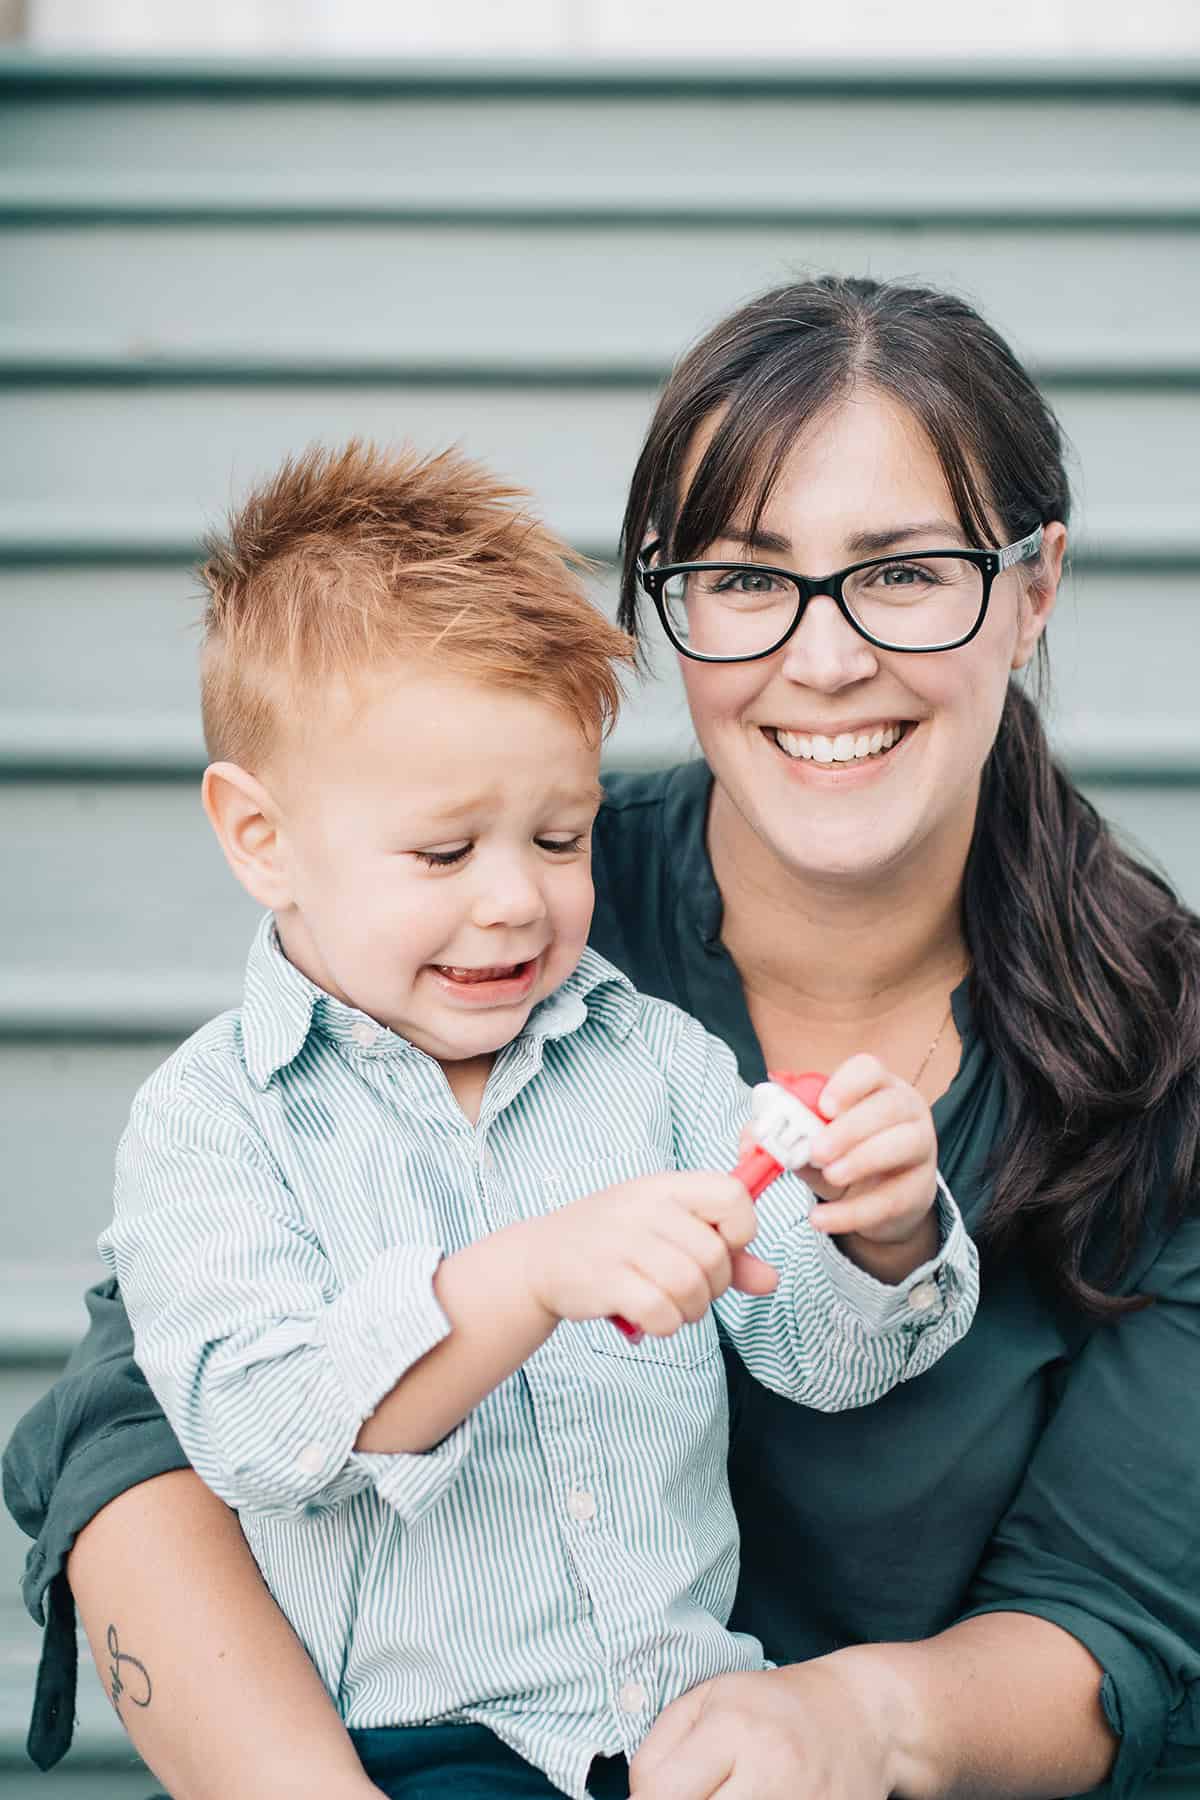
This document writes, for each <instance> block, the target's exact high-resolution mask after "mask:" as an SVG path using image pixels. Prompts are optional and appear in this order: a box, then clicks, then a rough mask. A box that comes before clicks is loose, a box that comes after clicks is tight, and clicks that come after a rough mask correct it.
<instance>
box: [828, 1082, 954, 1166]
mask: <svg viewBox="0 0 1200 1800" xmlns="http://www.w3.org/2000/svg"><path fill="white" fill-rule="evenodd" d="M928 1119H929V1108H928V1107H927V1106H926V1105H925V1103H924V1101H923V1100H922V1099H921V1097H920V1095H919V1094H918V1093H917V1092H916V1091H915V1089H913V1088H910V1087H908V1086H907V1085H906V1084H905V1083H904V1082H902V1081H890V1082H889V1083H888V1085H887V1086H886V1087H880V1088H876V1089H874V1090H873V1091H872V1092H871V1093H870V1094H868V1095H866V1096H864V1098H862V1099H861V1100H857V1101H856V1102H855V1103H854V1105H853V1106H851V1107H848V1108H847V1110H846V1111H845V1112H844V1113H841V1114H839V1116H838V1117H837V1119H836V1120H835V1121H834V1122H833V1124H832V1125H826V1126H825V1127H824V1128H823V1129H822V1130H821V1131H819V1132H818V1133H817V1135H816V1137H815V1138H814V1139H813V1146H812V1156H813V1161H814V1162H815V1163H816V1165H817V1167H818V1168H822V1169H828V1168H829V1166H830V1164H831V1163H834V1162H836V1161H837V1160H838V1158H839V1157H842V1156H844V1155H845V1154H846V1152H847V1151H848V1150H852V1149H853V1148H854V1146H855V1145H856V1144H861V1143H862V1142H863V1140H864V1139H866V1138H869V1137H874V1136H875V1135H876V1134H877V1133H879V1132H881V1131H888V1130H890V1129H891V1127H892V1126H893V1125H901V1124H903V1123H905V1121H907V1120H912V1121H921V1120H925V1121H928Z"/></svg>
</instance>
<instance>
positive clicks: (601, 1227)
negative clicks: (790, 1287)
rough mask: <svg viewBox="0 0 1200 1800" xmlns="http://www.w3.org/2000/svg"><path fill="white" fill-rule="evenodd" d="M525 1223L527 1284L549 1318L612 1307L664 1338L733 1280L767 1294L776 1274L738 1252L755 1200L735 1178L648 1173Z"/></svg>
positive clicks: (750, 1231) (594, 1315)
mask: <svg viewBox="0 0 1200 1800" xmlns="http://www.w3.org/2000/svg"><path fill="white" fill-rule="evenodd" d="M530 1223H531V1226H532V1227H533V1237H532V1241H531V1244H530V1250H531V1256H530V1282H531V1286H532V1289H533V1293H534V1296H535V1298H536V1299H537V1301H538V1303H539V1304H540V1305H541V1306H543V1307H544V1308H545V1310H546V1312H547V1313H549V1315H550V1316H551V1317H552V1318H554V1319H555V1320H558V1319H602V1318H605V1317H607V1316H608V1315H609V1314H613V1313H618V1314H620V1316H621V1317H622V1318H624V1319H627V1320H628V1321H629V1323H630V1324H631V1325H638V1326H640V1327H641V1329H642V1330H643V1331H646V1332H648V1333H649V1334H650V1336H651V1337H670V1336H671V1334H672V1333H673V1332H675V1331H678V1330H679V1327H680V1326H681V1325H683V1324H685V1323H687V1324H691V1323H694V1322H695V1321H696V1320H697V1319H700V1318H702V1317H703V1316H704V1313H705V1312H706V1311H707V1309H708V1307H709V1306H710V1305H711V1304H712V1302H713V1300H715V1299H716V1297H717V1295H718V1294H723V1293H724V1292H725V1289H726V1288H727V1287H729V1286H730V1285H733V1286H735V1287H739V1288H741V1289H742V1290H743V1292H745V1293H748V1294H769V1293H770V1292H771V1291H772V1289H773V1288H774V1287H775V1285H776V1283H777V1281H778V1279H779V1277H778V1276H777V1274H776V1272H775V1270H774V1269H772V1268H770V1267H769V1265H768V1264H766V1263H764V1262H760V1261H759V1259H758V1258H757V1257H755V1256H750V1255H749V1254H748V1253H747V1251H746V1249H745V1246H746V1245H747V1244H748V1243H749V1242H750V1239H751V1238H752V1237H753V1236H754V1232H755V1218H754V1204H753V1202H752V1201H751V1199H750V1196H749V1195H748V1194H747V1192H746V1190H745V1188H744V1187H743V1186H742V1184H741V1182H740V1181H735V1180H734V1179H733V1177H732V1175H718V1174H706V1173H696V1172H688V1173H683V1174H664V1175H646V1176H643V1177H641V1178H640V1179H639V1180H637V1181H627V1182H623V1183H622V1184H621V1185H620V1186H619V1187H611V1188H604V1189H602V1190H601V1191H600V1192H599V1193H596V1194H587V1195H585V1196H584V1198H583V1199H581V1200H576V1201H574V1202H573V1203H572V1204H571V1205H569V1206H564V1207H563V1208H562V1209H561V1210H560V1211H559V1212H555V1213H550V1214H548V1215H546V1216H544V1217H542V1218H539V1219H536V1220H532V1221H530Z"/></svg>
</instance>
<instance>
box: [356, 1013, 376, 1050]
mask: <svg viewBox="0 0 1200 1800" xmlns="http://www.w3.org/2000/svg"><path fill="white" fill-rule="evenodd" d="M350 1036H351V1037H352V1038H353V1039H354V1042H355V1043H356V1044H357V1045H358V1047H359V1049H360V1050H369V1049H370V1048H371V1045H372V1044H373V1043H375V1041H376V1039H377V1038H378V1036H379V1027H378V1025H372V1023H371V1021H370V1020H369V1019H358V1020H356V1021H355V1023H354V1024H353V1025H352V1026H351V1027H350Z"/></svg>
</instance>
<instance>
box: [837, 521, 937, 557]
mask: <svg viewBox="0 0 1200 1800" xmlns="http://www.w3.org/2000/svg"><path fill="white" fill-rule="evenodd" d="M909 538H926V539H927V540H928V542H927V544H926V548H927V549H929V550H933V549H935V548H936V547H937V545H938V543H939V542H944V541H945V540H946V539H947V538H952V539H954V541H955V542H956V543H959V544H961V543H962V541H963V538H962V526H961V525H956V524H952V523H951V521H950V520H949V519H921V520H919V521H918V522H917V523H916V524H915V525H889V526H887V527H886V529H885V530H883V531H856V532H855V533H854V534H853V536H852V537H848V538H847V539H846V548H847V550H849V551H851V552H852V553H853V554H854V555H855V556H873V555H874V554H875V553H876V551H880V550H889V549H890V548H891V547H892V545H893V544H902V543H904V542H905V541H906V540H907V539H909Z"/></svg>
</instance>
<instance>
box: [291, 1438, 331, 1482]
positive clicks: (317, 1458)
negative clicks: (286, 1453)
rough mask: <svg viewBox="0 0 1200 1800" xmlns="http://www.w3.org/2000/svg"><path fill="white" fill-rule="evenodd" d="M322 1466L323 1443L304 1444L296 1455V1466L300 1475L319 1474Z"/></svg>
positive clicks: (323, 1460) (323, 1458) (323, 1462)
mask: <svg viewBox="0 0 1200 1800" xmlns="http://www.w3.org/2000/svg"><path fill="white" fill-rule="evenodd" d="M324 1466H325V1446H324V1444H305V1446H304V1448H303V1450H301V1451H300V1453H299V1455H298V1456H297V1457H296V1467H297V1468H298V1469H299V1471H300V1473H301V1474H302V1475H319V1474H320V1473H321V1470H322V1469H323V1468H324Z"/></svg>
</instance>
